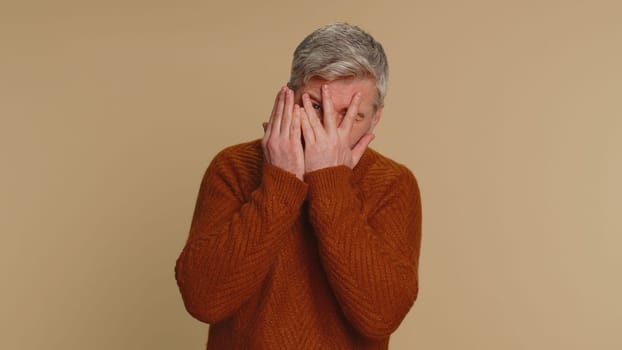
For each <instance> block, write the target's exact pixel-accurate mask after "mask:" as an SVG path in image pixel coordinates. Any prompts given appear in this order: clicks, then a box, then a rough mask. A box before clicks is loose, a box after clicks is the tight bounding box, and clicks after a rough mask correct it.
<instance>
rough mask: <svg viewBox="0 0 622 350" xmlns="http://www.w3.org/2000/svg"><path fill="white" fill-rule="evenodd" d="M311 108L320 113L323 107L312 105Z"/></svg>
mask: <svg viewBox="0 0 622 350" xmlns="http://www.w3.org/2000/svg"><path fill="white" fill-rule="evenodd" d="M311 106H312V107H313V109H315V110H316V111H318V112H322V106H320V105H319V104H317V103H311Z"/></svg>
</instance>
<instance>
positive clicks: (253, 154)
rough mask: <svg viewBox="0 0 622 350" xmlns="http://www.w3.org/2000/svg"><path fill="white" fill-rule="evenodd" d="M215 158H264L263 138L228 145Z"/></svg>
mask: <svg viewBox="0 0 622 350" xmlns="http://www.w3.org/2000/svg"><path fill="white" fill-rule="evenodd" d="M215 158H225V159H231V158H234V159H235V158H241V159H242V160H243V159H253V160H255V159H257V158H259V159H261V158H262V150H261V140H260V139H258V140H253V141H248V142H243V143H238V144H236V145H232V146H228V147H226V148H224V149H223V150H221V151H220V152H218V154H217V155H216V157H215Z"/></svg>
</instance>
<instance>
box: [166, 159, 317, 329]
mask: <svg viewBox="0 0 622 350" xmlns="http://www.w3.org/2000/svg"><path fill="white" fill-rule="evenodd" d="M231 168H232V167H231V166H230V164H227V161H222V159H220V158H218V157H217V158H215V159H214V161H213V162H212V164H211V165H210V167H209V168H208V169H207V171H206V173H205V175H204V177H203V181H202V183H201V186H200V190H199V194H198V198H197V203H196V207H195V211H194V215H193V219H192V224H191V228H190V234H189V236H188V240H187V242H186V245H185V247H184V248H183V251H182V252H181V254H180V256H179V258H178V259H177V263H176V266H175V278H176V280H177V284H178V286H179V289H180V292H181V295H182V298H183V301H184V304H185V306H186V309H187V310H188V312H189V313H190V314H191V315H192V316H193V317H195V318H196V319H198V320H200V321H203V322H207V323H210V324H213V323H217V322H219V321H221V320H224V319H226V318H228V317H229V316H231V315H232V314H233V313H234V312H235V311H236V310H238V309H239V308H240V306H241V305H242V304H243V303H244V302H245V301H247V300H248V299H249V298H250V297H252V296H253V295H254V294H255V293H257V292H258V291H259V289H260V287H261V283H262V281H263V280H264V279H265V277H266V275H267V273H268V271H269V269H270V266H271V265H272V262H273V261H274V258H275V256H276V255H277V252H278V249H279V242H281V241H282V239H281V238H282V237H283V235H284V234H286V233H287V231H288V230H289V229H290V227H291V226H292V224H293V223H294V221H295V219H296V217H297V216H298V215H299V213H300V207H301V206H302V202H303V200H304V198H305V196H306V193H307V185H306V184H305V183H304V182H302V181H300V180H299V179H297V178H296V177H295V176H294V175H293V174H290V173H288V172H286V171H284V170H282V169H280V168H277V167H275V166H272V165H269V164H264V165H263V169H262V170H261V184H260V185H259V187H258V188H257V189H256V190H254V191H253V192H252V193H251V195H250V200H248V201H244V199H243V198H244V196H243V195H241V194H240V193H241V192H242V190H241V189H240V185H239V182H240V181H242V180H241V179H240V178H239V177H240V174H239V171H236V170H235V169H231Z"/></svg>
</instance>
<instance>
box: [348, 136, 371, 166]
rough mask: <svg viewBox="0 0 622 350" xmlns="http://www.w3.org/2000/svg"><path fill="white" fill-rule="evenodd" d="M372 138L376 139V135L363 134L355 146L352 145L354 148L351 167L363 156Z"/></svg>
mask: <svg viewBox="0 0 622 350" xmlns="http://www.w3.org/2000/svg"><path fill="white" fill-rule="evenodd" d="M374 138H376V135H374V134H369V133H368V134H365V135H363V137H361V138H360V139H359V141H358V142H357V143H356V145H354V148H352V160H353V161H354V164H353V165H356V164H358V162H359V160H360V159H361V157H362V156H363V153H365V150H366V149H367V146H369V144H370V143H371V142H372V141H373V140H374Z"/></svg>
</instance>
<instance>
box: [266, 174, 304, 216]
mask: <svg viewBox="0 0 622 350" xmlns="http://www.w3.org/2000/svg"><path fill="white" fill-rule="evenodd" d="M262 181H263V186H264V188H265V189H266V191H267V192H268V193H270V198H272V199H275V200H276V201H277V202H278V203H282V204H286V205H288V206H290V205H292V206H293V207H294V208H296V209H298V208H299V207H300V205H301V204H302V201H303V200H304V199H305V197H306V196H307V189H308V187H309V186H308V185H307V184H306V183H304V182H303V181H301V180H300V179H299V178H297V177H296V175H294V174H292V173H290V172H287V171H285V170H283V169H281V168H279V167H276V166H274V165H272V164H268V163H265V164H264V166H263V178H262Z"/></svg>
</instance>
